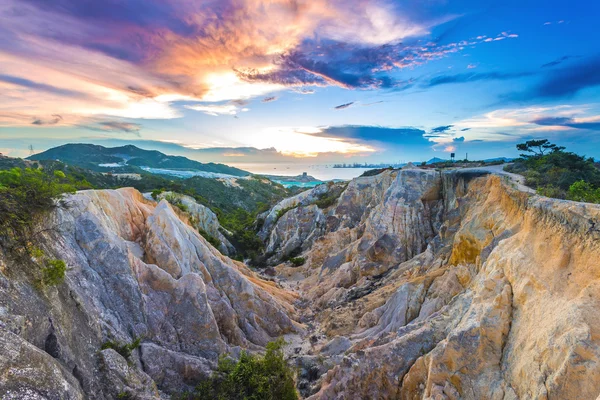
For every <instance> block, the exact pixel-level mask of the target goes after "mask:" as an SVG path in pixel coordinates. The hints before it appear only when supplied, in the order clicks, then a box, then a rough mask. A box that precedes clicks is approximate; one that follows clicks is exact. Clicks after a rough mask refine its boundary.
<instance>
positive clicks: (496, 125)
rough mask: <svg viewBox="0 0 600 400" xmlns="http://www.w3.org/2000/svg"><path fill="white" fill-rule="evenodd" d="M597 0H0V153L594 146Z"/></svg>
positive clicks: (598, 96) (504, 151) (336, 153)
mask: <svg viewBox="0 0 600 400" xmlns="http://www.w3.org/2000/svg"><path fill="white" fill-rule="evenodd" d="M598 15H600V2H598V1H596V0H585V1H584V0H573V1H569V2H566V1H564V0H560V1H559V0H543V1H542V0H525V1H524V0H519V1H516V0H498V1H496V0H304V1H301V0H205V1H188V0H104V1H102V2H99V1H96V0H52V1H48V0H0V152H1V153H3V154H7V155H11V156H26V155H28V154H29V146H30V145H31V146H33V148H34V151H42V150H45V149H47V148H49V147H54V146H57V145H60V144H64V143H76V142H82V143H97V144H104V145H110V146H113V145H121V144H127V143H131V144H135V145H138V146H139V147H142V148H148V149H157V150H161V151H165V152H167V153H170V154H183V155H186V156H188V157H191V158H195V159H198V160H200V161H217V162H225V163H229V164H232V163H233V164H235V163H256V162H265V163H273V162H281V163H303V164H306V163H312V164H320V163H334V162H369V163H378V162H382V163H388V162H389V163H392V162H406V161H423V160H427V159H429V158H432V157H439V158H449V154H450V153H452V152H454V153H456V155H457V157H458V158H463V157H464V156H465V155H466V154H467V153H468V157H469V159H485V158H493V157H501V156H504V157H515V156H517V155H518V152H517V150H516V148H515V144H516V143H520V142H523V141H525V140H529V139H533V138H547V139H549V140H551V141H552V142H555V143H558V144H560V145H563V146H566V147H567V149H568V150H571V151H575V152H578V153H580V154H584V155H586V156H590V157H595V158H600V41H599V40H598V27H597V24H598V22H597V19H598Z"/></svg>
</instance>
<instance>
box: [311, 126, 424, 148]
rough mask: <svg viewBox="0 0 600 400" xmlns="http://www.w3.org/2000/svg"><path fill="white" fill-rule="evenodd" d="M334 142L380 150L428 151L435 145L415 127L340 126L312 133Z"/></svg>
mask: <svg viewBox="0 0 600 400" xmlns="http://www.w3.org/2000/svg"><path fill="white" fill-rule="evenodd" d="M312 135H313V136H320V137H324V138H329V139H333V140H343V141H349V142H351V143H356V144H362V145H366V146H370V147H373V148H376V149H379V150H383V149H387V150H389V149H393V148H401V149H403V150H409V149H412V150H413V151H425V150H428V149H429V148H430V147H431V146H432V145H433V143H432V142H431V141H430V140H429V139H428V138H426V137H425V136H424V135H425V131H424V130H422V129H419V128H414V127H401V128H392V127H382V126H370V125H340V126H330V127H326V128H321V129H319V130H318V131H316V132H313V133H312Z"/></svg>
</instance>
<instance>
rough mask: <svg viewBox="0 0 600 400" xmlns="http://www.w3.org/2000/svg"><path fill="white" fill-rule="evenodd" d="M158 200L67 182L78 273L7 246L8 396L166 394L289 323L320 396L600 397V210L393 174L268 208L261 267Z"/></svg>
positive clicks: (68, 232) (408, 172) (69, 242)
mask: <svg viewBox="0 0 600 400" xmlns="http://www.w3.org/2000/svg"><path fill="white" fill-rule="evenodd" d="M157 200H158V201H154V200H153V199H151V198H148V197H144V196H143V195H142V193H140V192H138V191H137V190H135V189H131V188H122V189H118V190H86V191H80V192H77V193H75V194H71V195H67V197H66V198H65V201H64V203H65V205H64V206H63V207H60V208H59V209H57V210H56V211H54V212H53V213H52V214H51V215H50V217H49V218H47V220H45V221H44V226H45V227H46V228H47V229H45V230H44V233H43V234H42V235H41V239H40V244H39V246H40V248H42V249H43V251H44V253H45V254H47V255H48V256H52V257H54V258H57V259H61V260H64V261H65V263H66V265H67V272H66V277H65V279H64V282H63V283H61V284H59V285H56V286H51V287H43V286H40V285H39V284H37V282H36V279H35V278H34V276H33V275H32V273H31V271H30V270H31V269H33V268H35V265H36V263H37V262H38V261H39V260H36V258H35V256H32V257H30V258H28V259H26V260H22V259H16V258H14V257H11V256H10V255H9V254H5V255H4V256H2V258H1V259H0V342H1V345H0V397H2V398H3V399H115V398H119V396H121V398H134V399H161V398H163V399H167V398H169V397H170V395H172V394H177V393H182V392H184V391H186V390H190V389H192V388H193V387H194V386H195V385H196V384H197V383H199V382H201V381H202V380H203V379H206V378H207V377H209V376H210V375H211V373H212V371H213V370H214V369H215V368H216V366H217V362H218V359H219V356H220V355H223V354H230V355H231V356H232V357H234V358H235V357H237V356H238V355H239V354H240V352H241V351H242V350H248V351H250V352H256V353H260V352H262V351H264V348H265V345H266V344H267V343H268V342H270V341H273V340H275V339H277V338H278V337H283V338H284V339H285V340H286V342H287V343H288V345H287V347H286V354H287V357H288V360H289V362H290V363H291V364H292V365H293V366H294V367H295V368H296V371H297V377H296V384H297V388H298V391H299V393H300V395H301V396H302V397H303V398H309V399H313V400H316V399H506V400H508V399H591V400H595V399H597V398H598V397H599V394H600V319H599V318H598V310H599V309H600V205H594V204H587V203H578V202H573V201H566V200H557V199H550V198H546V197H541V196H538V195H534V194H531V193H526V192H524V191H521V190H519V188H518V187H517V185H516V184H514V183H513V182H512V181H511V180H510V179H509V178H507V177H506V176H501V175H498V174H491V173H489V172H488V171H484V170H470V171H469V170H464V171H461V170H454V171H443V172H440V171H436V170H433V169H419V168H413V167H410V166H409V167H408V168H405V169H402V170H385V171H383V172H382V173H380V174H378V175H374V176H366V177H360V178H356V179H354V180H352V181H350V182H348V183H335V184H333V183H331V184H324V185H320V186H317V187H315V188H314V189H311V190H308V191H305V192H301V193H300V194H297V195H296V196H293V197H290V198H286V199H284V200H282V201H281V202H279V203H278V204H277V205H275V206H274V207H272V208H271V209H270V210H268V211H266V212H265V213H263V214H261V215H260V216H259V218H258V221H257V230H258V235H259V237H260V238H261V239H262V240H263V242H264V243H265V254H264V260H265V262H266V263H267V264H268V265H269V267H268V268H266V269H251V268H249V267H248V266H247V265H245V264H244V263H242V262H239V261H235V260H233V259H231V258H229V257H228V256H227V255H226V254H230V253H233V252H234V249H233V248H232V245H231V244H230V243H229V242H228V241H227V239H226V237H225V236H223V234H222V232H223V231H222V228H220V226H219V223H218V220H217V218H216V216H215V214H214V213H212V212H211V211H210V210H209V209H207V208H205V207H203V206H201V205H199V204H196V203H195V202H194V200H193V199H192V198H184V199H183V200H181V199H180V200H179V201H184V202H185V210H184V209H182V208H180V207H178V206H177V205H174V204H171V203H173V202H171V203H170V202H169V201H168V200H169V198H168V196H163V197H162V198H158V199H157ZM199 230H202V231H203V232H209V233H210V234H211V236H214V237H218V238H219V242H220V245H219V246H217V247H219V248H215V247H214V246H213V244H214V243H213V244H211V243H210V242H209V241H208V240H207V239H206V238H205V237H204V236H203V235H202V234H201V233H200V232H199ZM107 343H119V344H121V345H123V344H131V346H130V348H129V350H130V351H129V353H130V354H125V355H123V354H121V353H122V352H119V351H116V350H115V347H118V346H110V345H107ZM133 344H135V345H133ZM123 396H129V397H123Z"/></svg>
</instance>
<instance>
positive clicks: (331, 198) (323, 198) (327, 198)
mask: <svg viewBox="0 0 600 400" xmlns="http://www.w3.org/2000/svg"><path fill="white" fill-rule="evenodd" d="M340 194H341V192H339V193H323V194H321V195H319V198H318V199H317V201H315V204H316V205H317V207H319V208H321V209H324V208H327V207H331V206H332V205H334V204H335V202H336V201H337V199H338V198H339V197H340Z"/></svg>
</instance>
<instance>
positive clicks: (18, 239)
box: [0, 168, 75, 252]
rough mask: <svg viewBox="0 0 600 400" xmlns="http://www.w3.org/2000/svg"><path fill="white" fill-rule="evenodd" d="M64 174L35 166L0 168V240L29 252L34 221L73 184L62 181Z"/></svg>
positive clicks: (72, 188) (73, 188)
mask: <svg viewBox="0 0 600 400" xmlns="http://www.w3.org/2000/svg"><path fill="white" fill-rule="evenodd" d="M62 176H64V173H61V174H56V173H53V174H46V173H44V172H43V171H42V170H39V169H31V168H24V169H21V168H13V169H11V170H8V171H0V241H1V244H3V245H8V246H9V247H10V248H11V249H25V250H26V252H29V249H30V248H31V243H32V242H33V241H34V239H35V236H36V235H37V234H39V233H40V232H36V231H35V228H36V226H37V222H38V221H39V220H40V219H41V217H42V216H43V215H44V214H46V213H48V212H50V211H51V210H53V209H54V208H56V207H57V206H58V205H59V204H58V202H57V201H56V200H57V199H59V198H60V197H61V195H62V194H63V193H72V192H75V187H74V186H72V185H71V184H68V183H62V182H61V180H64V179H63V178H62Z"/></svg>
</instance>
